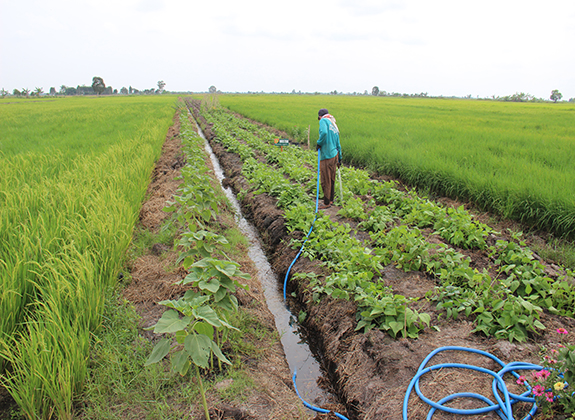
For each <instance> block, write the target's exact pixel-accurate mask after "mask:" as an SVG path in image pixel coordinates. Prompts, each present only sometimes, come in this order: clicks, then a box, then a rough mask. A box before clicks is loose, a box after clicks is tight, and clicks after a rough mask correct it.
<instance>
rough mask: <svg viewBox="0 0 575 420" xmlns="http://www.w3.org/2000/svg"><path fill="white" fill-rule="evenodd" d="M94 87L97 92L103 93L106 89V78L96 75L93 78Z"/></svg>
mask: <svg viewBox="0 0 575 420" xmlns="http://www.w3.org/2000/svg"><path fill="white" fill-rule="evenodd" d="M92 89H94V92H96V93H97V94H98V95H101V94H102V92H104V90H105V89H106V84H105V83H104V79H102V78H101V77H98V76H94V77H93V78H92Z"/></svg>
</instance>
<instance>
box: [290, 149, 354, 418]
mask: <svg viewBox="0 0 575 420" xmlns="http://www.w3.org/2000/svg"><path fill="white" fill-rule="evenodd" d="M320 156H321V152H320V151H319V149H318V151H317V188H316V195H315V217H314V219H313V222H312V223H311V227H310V228H309V232H308V233H307V235H306V237H305V241H304V242H303V244H302V246H301V248H300V250H299V252H298V253H297V255H296V256H295V258H294V260H293V261H292V263H291V264H290V266H289V268H288V270H287V273H286V276H285V279H284V302H285V301H286V287H287V280H288V277H289V273H290V271H291V268H292V267H293V265H294V264H295V262H296V261H297V259H298V258H299V256H300V254H301V253H302V251H303V247H304V246H305V243H306V242H307V240H308V238H309V235H311V232H312V230H313V225H314V224H315V221H316V220H317V210H318V204H319V163H320ZM296 375H297V369H296V370H295V371H294V373H293V378H292V381H293V386H294V388H295V392H296V394H297V396H298V397H299V399H300V400H301V401H302V402H303V404H304V405H305V406H306V407H307V408H309V409H310V410H313V411H316V412H318V413H324V414H326V413H333V414H335V416H337V417H338V418H340V419H342V420H348V418H347V417H345V416H342V415H341V414H339V413H336V412H335V411H331V410H326V409H324V408H319V407H315V406H313V405H311V404H310V403H308V402H307V401H305V400H304V399H303V398H302V397H301V395H299V391H298V389H297V385H296V381H295V379H296Z"/></svg>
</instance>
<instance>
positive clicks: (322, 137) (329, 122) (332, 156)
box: [317, 108, 341, 209]
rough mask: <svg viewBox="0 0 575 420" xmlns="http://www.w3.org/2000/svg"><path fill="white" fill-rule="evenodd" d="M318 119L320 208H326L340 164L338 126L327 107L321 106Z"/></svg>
mask: <svg viewBox="0 0 575 420" xmlns="http://www.w3.org/2000/svg"><path fill="white" fill-rule="evenodd" d="M317 119H318V120H319V139H318V141H317V150H319V152H320V163H319V172H320V176H319V178H320V181H321V189H322V190H323V205H322V206H319V208H320V209H327V208H329V207H330V206H331V205H332V204H333V198H334V188H335V172H336V170H337V167H338V166H339V165H341V145H340V144H339V128H338V127H337V125H336V123H335V118H334V117H333V116H332V115H330V113H329V112H328V110H327V109H325V108H322V109H320V110H319V112H318V113H317Z"/></svg>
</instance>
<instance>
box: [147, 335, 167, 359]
mask: <svg viewBox="0 0 575 420" xmlns="http://www.w3.org/2000/svg"><path fill="white" fill-rule="evenodd" d="M170 345H171V340H169V339H167V338H162V339H161V340H160V341H159V342H158V344H156V345H155V346H154V349H153V350H152V354H150V357H148V360H146V363H144V366H149V365H151V364H154V363H158V362H159V361H160V360H162V359H163V358H164V357H166V354H168V353H169V351H170Z"/></svg>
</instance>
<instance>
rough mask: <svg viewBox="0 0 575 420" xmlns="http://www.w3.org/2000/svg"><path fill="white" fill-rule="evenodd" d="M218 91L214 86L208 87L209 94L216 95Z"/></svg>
mask: <svg viewBox="0 0 575 420" xmlns="http://www.w3.org/2000/svg"><path fill="white" fill-rule="evenodd" d="M217 91H218V89H217V88H216V87H215V86H213V85H212V86H210V91H209V92H210V93H216V92H217Z"/></svg>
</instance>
